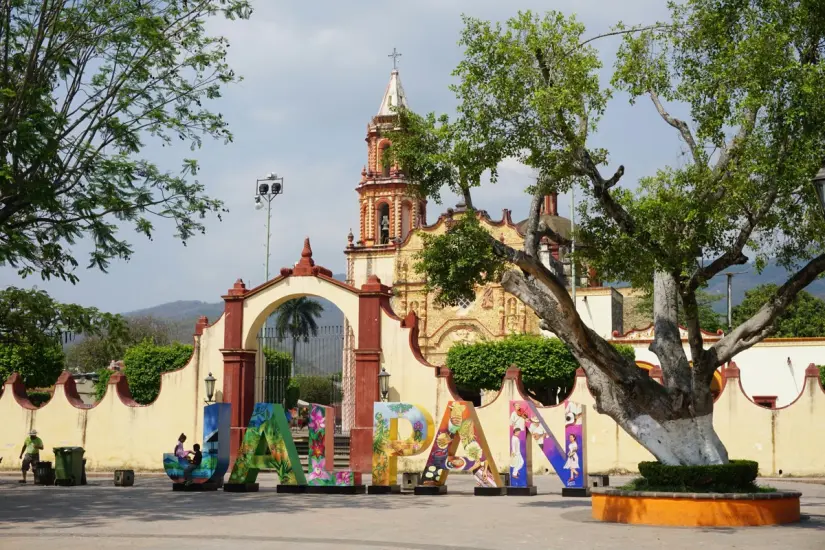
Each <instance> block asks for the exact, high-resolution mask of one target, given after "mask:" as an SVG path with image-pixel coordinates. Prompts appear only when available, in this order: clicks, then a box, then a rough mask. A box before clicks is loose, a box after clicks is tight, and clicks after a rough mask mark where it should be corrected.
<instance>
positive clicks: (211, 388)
mask: <svg viewBox="0 0 825 550" xmlns="http://www.w3.org/2000/svg"><path fill="white" fill-rule="evenodd" d="M203 382H204V384H206V399H204V401H206V404H207V405H209V404H210V403H214V401H213V400H212V398H213V397H214V396H215V377H214V376H212V373H211V372H210V373H209V376H207V377H206V378H204V379H203Z"/></svg>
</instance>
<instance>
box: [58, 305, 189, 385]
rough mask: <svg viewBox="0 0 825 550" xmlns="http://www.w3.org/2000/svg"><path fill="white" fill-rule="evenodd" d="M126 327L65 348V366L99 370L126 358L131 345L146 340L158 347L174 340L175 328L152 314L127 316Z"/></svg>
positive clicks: (72, 368)
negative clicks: (124, 356)
mask: <svg viewBox="0 0 825 550" xmlns="http://www.w3.org/2000/svg"><path fill="white" fill-rule="evenodd" d="M124 323H125V330H121V331H119V332H114V333H103V334H94V335H91V336H89V337H87V338H84V339H83V340H81V341H80V342H77V343H75V344H72V345H71V346H70V347H69V348H68V349H67V350H66V367H67V368H68V369H69V370H70V371H72V372H96V371H98V370H100V369H102V368H105V367H107V366H109V363H110V362H112V361H117V360H120V359H123V355H124V353H126V349H127V348H128V347H129V346H134V345H135V344H139V343H140V342H143V341H145V340H148V341H150V342H151V343H153V344H155V345H159V346H165V345H169V344H170V343H171V342H172V331H173V330H174V327H173V326H172V325H171V324H170V323H169V322H167V321H165V320H163V319H157V318H155V317H151V316H143V317H127V318H125V319H124Z"/></svg>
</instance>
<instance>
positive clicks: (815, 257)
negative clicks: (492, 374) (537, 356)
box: [387, 0, 825, 465]
mask: <svg viewBox="0 0 825 550" xmlns="http://www.w3.org/2000/svg"><path fill="white" fill-rule="evenodd" d="M670 12H671V17H670V20H669V21H666V22H663V23H658V24H653V25H649V26H646V27H626V26H623V25H618V26H617V27H616V28H615V29H614V30H613V31H612V32H611V34H613V35H615V36H619V37H620V40H621V46H620V48H619V50H618V53H617V55H616V57H615V70H614V73H613V78H612V80H611V82H610V84H609V85H607V86H606V85H603V83H602V82H600V80H599V69H600V67H601V63H602V62H601V56H600V52H599V51H598V50H597V49H596V47H597V46H599V45H600V44H601V42H600V41H599V40H596V38H598V37H592V36H591V37H588V36H586V35H585V29H584V26H583V25H582V24H581V23H579V22H578V21H576V19H575V18H573V17H566V16H564V15H563V14H560V13H556V12H551V13H548V14H546V15H545V16H538V15H534V14H532V13H529V12H528V13H520V14H519V15H518V16H517V17H514V18H513V19H511V20H509V21H507V22H505V23H502V24H492V23H489V22H485V21H480V20H477V19H473V18H465V28H464V31H463V33H462V35H461V39H460V41H459V43H460V45H461V46H462V47H463V48H464V59H463V60H462V61H461V62H460V63H459V65H458V67H457V69H456V70H455V72H454V76H455V77H456V81H457V83H456V84H455V85H454V86H453V87H452V89H453V90H454V92H455V93H456V96H457V104H458V106H457V115H456V117H455V118H454V119H453V120H450V119H448V118H447V117H446V116H436V115H427V116H420V115H417V114H415V113H412V112H410V111H408V110H406V109H403V108H402V109H400V110H399V111H398V115H399V120H398V122H397V124H392V125H388V128H387V129H388V130H389V131H390V139H391V141H392V146H391V147H390V153H389V156H388V159H389V160H388V162H397V163H398V164H399V165H400V167H401V168H402V170H404V171H405V173H406V174H407V175H409V176H410V177H411V178H412V179H413V180H414V181H416V182H418V186H419V189H420V192H421V193H422V194H423V195H426V196H429V197H434V198H438V192H439V190H441V189H442V188H444V187H447V188H449V189H451V190H452V191H454V192H457V193H459V194H460V195H462V196H463V197H464V202H465V203H466V204H467V207H468V213H467V214H464V215H461V216H457V219H456V221H455V223H454V224H453V225H452V227H451V228H450V229H449V230H448V231H447V232H446V234H445V235H443V236H439V237H434V238H432V239H430V240H429V241H428V242H427V243H426V248H425V250H424V251H423V252H422V253H421V255H420V256H419V258H418V261H417V266H416V268H417V270H418V271H419V272H423V273H424V274H425V275H426V278H427V279H426V280H427V284H428V286H429V288H432V289H436V290H437V292H439V296H438V299H439V301H442V302H453V301H455V300H456V299H458V298H460V297H468V298H469V297H470V296H472V295H473V292H474V288H475V286H476V285H477V284H479V283H480V282H482V283H483V282H486V281H487V280H488V279H487V278H488V277H489V278H495V277H497V275H498V273H502V276H501V285H502V286H503V288H504V289H505V290H507V291H508V292H510V293H511V294H513V295H515V296H517V297H518V298H519V299H520V300H521V301H522V302H523V303H524V304H526V305H527V306H528V307H529V308H531V309H532V310H533V311H534V312H535V313H536V315H537V316H538V317H539V319H540V323H541V326H542V328H544V329H546V330H549V331H551V332H553V333H554V334H556V335H557V336H558V337H559V339H561V340H562V341H563V342H564V343H565V344H566V345H567V347H568V348H569V349H570V350H571V352H572V353H573V355H574V357H575V358H576V360H577V361H578V362H579V364H580V365H581V366H582V368H584V370H585V372H586V374H587V377H588V383H589V386H590V388H591V389H592V390H593V393H594V396H595V399H596V408H597V410H598V411H599V412H602V413H604V414H607V415H609V416H610V417H611V418H613V419H614V420H615V421H616V422H617V423H618V424H619V425H620V426H621V427H622V428H624V429H625V430H626V431H627V432H628V433H629V434H630V435H631V437H633V438H634V439H636V440H637V441H638V442H639V443H640V444H641V445H643V446H644V447H645V448H647V449H648V450H649V451H650V452H651V453H652V454H653V455H654V456H655V457H656V458H657V459H658V460H660V461H661V462H663V463H667V464H694V465H701V464H718V463H726V462H728V453H727V450H726V448H725V446H724V445H723V444H722V442H721V441H720V440H719V438H718V436H717V435H716V433H715V431H714V428H713V422H712V419H713V396H712V393H711V390H710V385H711V381H712V378H713V374H714V372H715V371H716V369H717V368H718V367H719V366H720V365H723V364H725V363H726V362H728V361H730V360H731V359H732V358H733V357H734V356H735V355H736V354H738V353H740V352H742V351H744V350H745V349H747V348H749V347H750V346H752V345H754V344H755V343H756V342H759V341H760V340H761V339H762V338H764V337H765V336H766V335H767V334H768V333H769V332H770V331H771V330H772V326H773V324H774V322H775V320H776V319H778V318H779V317H780V316H781V315H782V314H783V313H784V312H785V311H786V309H787V308H788V307H789V305H790V304H791V303H792V301H793V299H794V298H795V296H796V295H797V294H798V293H799V292H800V291H801V290H802V289H803V288H804V287H805V286H807V285H808V284H809V283H810V282H811V281H813V280H814V279H815V278H816V277H817V276H818V275H819V274H820V273H822V272H823V271H825V254H824V253H823V252H825V250H824V249H823V243H825V221H823V218H822V213H821V209H820V207H819V205H818V202H817V198H816V195H815V192H814V189H813V188H812V185H811V183H810V181H811V178H812V177H813V176H814V174H816V172H817V171H818V169H819V168H820V165H821V162H822V151H823V150H825V95H824V94H822V90H823V89H825V61H823V59H824V58H823V53H825V52H823V38H825V25H823V23H822V21H823V20H822V15H821V10H820V9H819V4H817V3H813V2H773V1H759V2H740V1H737V0H685V1H684V2H681V3H678V4H677V3H672V4H670ZM616 93H622V94H624V95H625V96H626V97H628V98H629V99H630V101H631V103H635V102H638V101H641V100H643V101H644V105H640V106H638V107H637V109H639V110H641V109H647V110H650V111H652V112H653V113H654V114H655V115H658V117H659V118H660V119H661V123H662V127H663V128H665V129H667V130H668V131H672V132H673V136H674V145H676V146H679V147H681V148H682V150H683V151H684V153H685V154H684V156H683V157H681V158H680V159H679V162H678V163H675V164H669V163H670V162H671V159H672V156H671V155H668V156H667V157H666V158H663V159H661V163H660V168H659V170H658V171H657V172H656V173H655V174H654V175H652V176H649V177H645V178H641V179H640V180H639V181H638V184H637V185H635V186H634V187H635V189H628V188H625V187H623V185H622V179H623V176H624V174H625V168H624V166H621V165H618V163H612V162H611V164H612V168H611V169H610V170H608V169H607V167H606V165H607V164H608V151H606V150H603V149H600V148H598V147H594V146H593V145H592V140H591V135H592V134H593V133H594V132H595V131H596V130H597V129H598V125H599V122H600V118H601V116H602V115H603V114H604V112H605V109H606V108H607V105H608V99H609V98H610V97H611V96H612V95H615V94H616ZM677 112H678V113H686V117H685V118H684V119H681V118H679V117H677V116H676V115H675V114H674V113H677ZM640 116H645V115H643V114H640ZM394 128H397V130H394ZM628 131H630V132H632V131H638V127H632V130H631V129H630V128H628ZM507 158H514V159H517V160H519V161H521V162H522V163H524V164H525V165H527V166H529V167H530V168H532V169H534V170H535V172H536V173H537V174H538V176H537V178H536V182H535V184H534V185H532V186H531V187H529V188H528V189H527V193H528V194H529V196H530V197H531V203H530V208H529V217H528V219H527V221H526V223H525V224H524V228H525V237H524V245H523V247H522V248H521V249H517V248H513V247H510V246H508V245H506V244H505V243H502V242H500V241H498V240H497V239H496V238H495V237H494V236H493V235H490V234H488V233H487V232H486V231H480V230H479V229H478V226H479V225H480V224H479V222H478V219H477V216H476V215H475V212H474V206H473V200H472V199H473V197H472V191H473V190H474V189H475V188H476V187H477V186H479V185H481V183H482V178H481V175H482V174H484V173H485V172H486V171H488V170H489V171H490V172H491V173H492V176H493V179H494V180H495V179H496V170H495V168H496V166H498V165H499V163H500V162H501V161H503V160H504V159H507ZM617 165H618V166H617ZM573 185H577V186H581V187H582V188H583V189H584V196H585V197H586V199H585V200H584V201H583V203H582V205H581V209H580V212H579V214H580V218H579V219H580V224H577V228H576V232H575V237H576V256H577V259H578V261H581V262H582V263H584V264H586V265H589V266H592V267H593V268H595V269H596V270H597V271H598V272H599V273H600V275H601V276H602V278H604V279H605V280H618V281H629V282H631V283H632V284H633V285H634V286H637V287H641V286H645V285H650V284H651V281H652V282H653V290H654V307H653V314H654V324H655V339H654V342H653V344H652V345H651V350H652V351H653V352H654V353H655V354H656V355H657V357H658V360H659V364H660V365H661V367H662V370H663V374H664V384H658V383H657V382H655V381H653V380H651V379H650V378H649V377H648V376H647V374H646V373H644V372H642V370H641V369H639V368H637V367H636V365H634V364H633V362H632V361H630V360H629V359H628V358H625V357H623V356H622V355H621V354H620V353H619V352H618V351H616V350H615V349H614V348H613V347H612V346H611V345H610V343H609V342H607V341H606V340H605V339H604V338H602V337H601V336H600V335H599V334H597V333H596V332H594V331H593V330H592V329H591V328H590V327H588V326H587V324H586V323H585V321H584V320H583V319H582V318H581V316H580V315H579V313H578V312H577V310H576V307H575V304H574V303H573V301H572V299H571V297H570V293H569V291H568V287H567V282H566V281H565V280H564V278H563V273H561V272H559V271H558V270H555V269H550V268H548V267H546V266H545V265H544V264H543V263H542V262H541V258H540V254H539V250H540V246H539V245H540V242H541V239H542V238H543V237H548V238H550V239H551V240H553V241H554V242H556V243H558V244H560V245H562V246H569V245H570V241H569V240H568V239H566V238H565V237H564V236H562V235H559V234H557V233H556V232H555V231H554V230H553V229H552V228H551V227H548V226H547V225H546V224H545V223H542V220H541V204H542V200H543V197H544V195H546V194H547V193H548V192H550V191H554V190H555V191H559V192H564V191H567V190H569V189H570V187H571V186H573ZM580 196H581V195H580ZM457 242H460V243H461V244H460V245H457V244H456V243H457ZM444 250H448V251H451V253H452V254H454V256H453V257H451V258H449V261H445V258H443V257H442V256H440V254H439V253H438V251H444ZM746 252H748V254H751V255H752V256H753V257H754V259H755V261H756V262H757V265H764V263H765V261H766V260H767V258H768V257H775V258H776V259H777V261H778V262H779V263H780V264H781V265H783V266H785V267H788V268H790V269H791V270H792V275H791V276H790V277H789V278H788V280H787V281H786V282H785V283H784V284H782V285H780V286H779V287H778V288H777V289H776V292H775V294H774V295H773V296H772V297H771V298H770V299H769V300H768V302H767V303H766V304H765V305H764V306H762V308H760V310H759V311H758V312H757V313H756V314H755V315H753V316H752V317H750V318H749V319H747V320H746V321H744V322H743V323H741V324H740V325H739V326H737V327H736V328H735V329H734V330H732V331H731V332H730V333H729V334H727V335H725V336H724V337H722V338H720V339H719V340H718V341H716V342H714V343H713V345H711V346H709V347H708V348H707V349H706V348H705V345H704V342H703V337H702V333H701V330H700V326H701V321H700V316H699V306H698V300H697V292H698V290H699V289H702V288H704V287H705V286H706V284H707V282H708V281H709V280H710V279H711V278H712V277H714V276H715V275H717V274H719V273H722V272H723V271H724V270H726V269H728V268H729V267H730V266H732V265H738V264H743V263H746V262H747V261H749V258H748V256H747V255H746ZM700 258H701V259H704V261H699V259H700ZM677 303H678V304H679V306H678V307H677ZM678 309H682V310H683V311H684V316H685V324H686V329H687V332H688V350H687V353H686V351H685V349H684V348H683V346H682V341H681V338H680V335H679V330H678V326H677V323H678V315H677V311H678ZM688 353H689V354H690V359H689V358H688ZM691 360H692V362H693V368H691V366H690V361H691Z"/></svg>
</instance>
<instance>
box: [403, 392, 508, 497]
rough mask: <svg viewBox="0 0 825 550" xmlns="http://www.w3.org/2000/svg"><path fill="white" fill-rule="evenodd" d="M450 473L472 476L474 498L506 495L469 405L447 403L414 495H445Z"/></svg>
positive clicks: (474, 413) (474, 414)
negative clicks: (473, 478)
mask: <svg viewBox="0 0 825 550" xmlns="http://www.w3.org/2000/svg"><path fill="white" fill-rule="evenodd" d="M459 450H460V451H461V453H460V454H459ZM452 471H461V472H470V473H472V474H473V476H474V477H475V479H476V487H475V494H476V495H490V496H492V495H504V494H506V491H505V487H504V484H503V483H502V481H501V476H500V475H499V473H498V468H497V467H496V463H495V460H493V455H492V453H491V452H490V447H489V445H487V438H486V437H485V436H484V430H482V429H481V424H480V423H479V421H478V416H477V415H476V410H475V407H473V404H472V403H470V402H469V401H450V402H449V403H447V410H446V411H444V416H443V417H442V418H441V424H440V425H439V427H438V433H437V434H436V436H435V445H433V448H432V451H430V457H429V459H428V460H427V466H426V468H425V469H424V473H423V474H422V484H421V485H419V486H418V487H416V488H415V494H417V495H434V494H444V493H446V492H447V486H446V485H445V483H446V481H447V476H448V475H449V473H450V472H452Z"/></svg>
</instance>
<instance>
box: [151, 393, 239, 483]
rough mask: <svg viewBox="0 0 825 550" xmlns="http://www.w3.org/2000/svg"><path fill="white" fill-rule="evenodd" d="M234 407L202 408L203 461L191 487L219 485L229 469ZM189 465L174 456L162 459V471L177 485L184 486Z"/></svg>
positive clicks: (165, 455) (182, 459)
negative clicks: (207, 484) (231, 419)
mask: <svg viewBox="0 0 825 550" xmlns="http://www.w3.org/2000/svg"><path fill="white" fill-rule="evenodd" d="M231 410H232V406H231V405H230V404H229V403H214V404H212V405H207V406H205V407H204V408H203V448H202V449H201V453H202V454H203V459H202V461H201V464H200V466H199V467H197V468H196V469H194V470H193V471H192V483H197V484H201V483H207V482H209V483H219V482H223V476H224V474H226V471H227V470H228V469H229V426H230V413H231ZM187 466H189V461H188V460H187V459H186V458H178V457H177V456H175V454H174V453H166V454H164V455H163V469H164V470H165V471H166V475H168V476H169V477H170V478H171V480H172V481H173V482H175V483H183V482H184V473H185V471H186V467H187Z"/></svg>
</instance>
